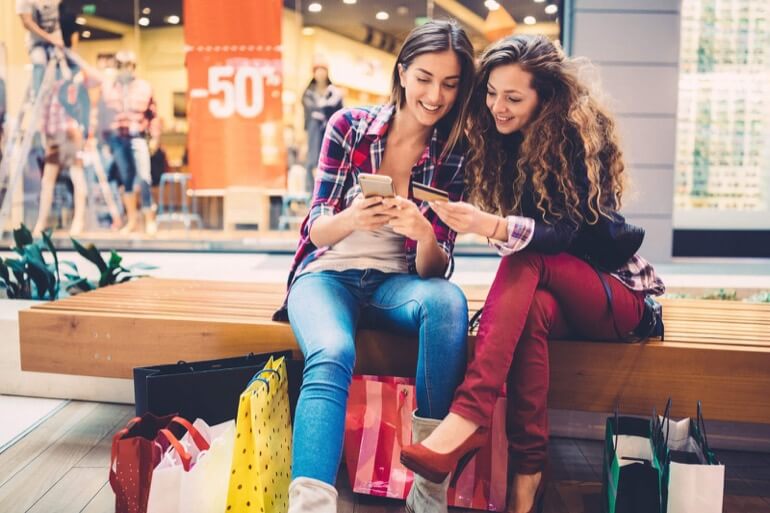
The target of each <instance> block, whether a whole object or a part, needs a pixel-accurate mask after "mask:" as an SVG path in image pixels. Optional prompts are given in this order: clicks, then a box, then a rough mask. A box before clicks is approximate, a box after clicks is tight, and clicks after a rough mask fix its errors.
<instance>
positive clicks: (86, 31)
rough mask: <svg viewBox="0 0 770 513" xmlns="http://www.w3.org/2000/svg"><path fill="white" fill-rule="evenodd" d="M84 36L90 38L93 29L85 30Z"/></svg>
mask: <svg viewBox="0 0 770 513" xmlns="http://www.w3.org/2000/svg"><path fill="white" fill-rule="evenodd" d="M82 36H83V37H84V38H85V39H88V38H89V37H91V31H90V30H84V31H83V34H82Z"/></svg>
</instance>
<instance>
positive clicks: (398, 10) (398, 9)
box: [396, 5, 409, 16]
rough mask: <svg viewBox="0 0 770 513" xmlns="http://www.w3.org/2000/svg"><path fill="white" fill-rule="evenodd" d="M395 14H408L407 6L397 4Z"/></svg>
mask: <svg viewBox="0 0 770 513" xmlns="http://www.w3.org/2000/svg"><path fill="white" fill-rule="evenodd" d="M396 14H398V15H399V16H406V15H407V14H409V7H407V6H405V5H399V6H398V7H396Z"/></svg>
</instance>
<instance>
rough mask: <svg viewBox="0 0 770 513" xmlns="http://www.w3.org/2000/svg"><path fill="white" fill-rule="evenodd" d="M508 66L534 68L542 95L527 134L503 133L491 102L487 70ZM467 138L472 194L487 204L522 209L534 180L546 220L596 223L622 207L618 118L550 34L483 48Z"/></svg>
mask: <svg viewBox="0 0 770 513" xmlns="http://www.w3.org/2000/svg"><path fill="white" fill-rule="evenodd" d="M507 64H517V65H519V66H521V69H523V70H524V71H527V72H529V73H531V74H532V84H531V86H532V88H533V89H534V90H535V91H536V92H537V95H538V107H537V110H536V111H535V113H534V114H533V116H532V119H531V121H530V122H529V124H528V126H527V130H526V134H522V133H517V134H513V135H511V136H503V135H501V134H499V133H498V132H497V129H496V128H495V123H494V119H493V117H492V114H491V113H490V111H489V109H488V108H487V106H486V95H487V81H488V80H489V74H490V72H491V71H492V70H493V69H494V68H496V67H498V66H503V65H507ZM468 140H469V145H470V150H469V157H468V165H467V166H468V167H467V171H466V179H467V182H468V186H469V189H470V197H471V199H472V201H475V202H476V203H477V204H479V205H480V206H481V207H482V208H484V209H485V210H490V211H493V212H498V213H501V214H503V215H508V214H521V208H522V194H523V192H524V190H525V189H526V188H527V187H528V186H529V187H531V190H532V193H533V201H534V203H535V205H536V206H537V209H538V210H539V211H540V212H541V213H542V215H543V218H544V220H545V221H546V222H552V221H555V220H558V219H562V218H564V217H567V218H568V219H569V220H570V221H572V222H573V223H574V224H575V226H579V225H581V224H582V223H583V222H587V223H588V224H595V223H596V222H597V221H598V220H599V216H601V215H604V216H609V215H610V213H611V212H612V211H614V210H616V209H618V208H620V204H621V195H622V193H623V187H624V179H623V170H624V164H623V154H622V152H621V150H620V147H619V143H618V137H617V134H616V129H615V122H614V121H613V119H612V118H611V117H610V115H609V113H608V112H607V111H606V110H605V109H604V108H603V107H602V106H601V105H600V104H599V103H598V101H596V99H595V98H594V97H593V96H592V95H591V92H590V91H589V89H588V87H587V86H586V85H585V84H583V83H582V82H581V80H580V79H579V78H578V66H577V61H574V60H571V59H568V58H566V57H565V56H564V53H563V52H562V51H561V49H560V48H559V47H557V46H556V45H554V44H553V43H552V42H551V41H550V40H548V39H547V38H546V37H543V36H523V35H522V36H512V37H507V38H505V39H502V40H500V41H498V42H497V43H495V44H493V45H492V46H490V47H489V48H488V49H487V50H486V51H485V52H484V54H483V55H482V57H481V62H480V66H479V71H478V75H477V79H476V86H475V88H474V92H473V96H472V98H471V106H470V115H469V129H468ZM575 169H581V170H582V169H584V171H585V174H586V178H585V185H587V190H586V191H585V192H584V193H583V195H584V196H585V197H581V196H580V194H579V190H578V188H579V187H580V186H582V185H583V184H582V183H581V182H582V180H581V179H579V178H578V177H576V174H575ZM581 172H582V171H581ZM576 178H578V180H577V181H576ZM528 180H529V183H527V182H528Z"/></svg>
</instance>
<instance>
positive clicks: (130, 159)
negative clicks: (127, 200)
mask: <svg viewBox="0 0 770 513" xmlns="http://www.w3.org/2000/svg"><path fill="white" fill-rule="evenodd" d="M107 144H109V146H110V152H111V153H112V158H113V159H114V161H115V166H116V167H117V170H118V176H117V178H118V182H119V183H120V185H122V186H123V188H124V189H125V191H126V192H134V190H136V185H137V183H138V184H139V189H140V191H141V199H142V207H143V208H149V207H152V193H151V192H150V180H151V178H150V150H149V148H148V146H147V140H146V139H145V138H144V137H141V136H137V137H127V136H121V135H116V134H110V136H109V137H108V138H107ZM105 171H109V168H107V169H105Z"/></svg>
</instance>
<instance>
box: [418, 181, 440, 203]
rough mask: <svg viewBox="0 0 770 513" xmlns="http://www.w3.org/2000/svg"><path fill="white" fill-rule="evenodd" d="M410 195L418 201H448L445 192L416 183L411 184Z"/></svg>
mask: <svg viewBox="0 0 770 513" xmlns="http://www.w3.org/2000/svg"><path fill="white" fill-rule="evenodd" d="M412 194H414V197H415V198H417V199H418V200H420V201H449V194H448V193H447V192H445V191H442V190H441V189H435V188H433V187H430V186H428V185H423V184H421V183H417V182H412Z"/></svg>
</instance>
